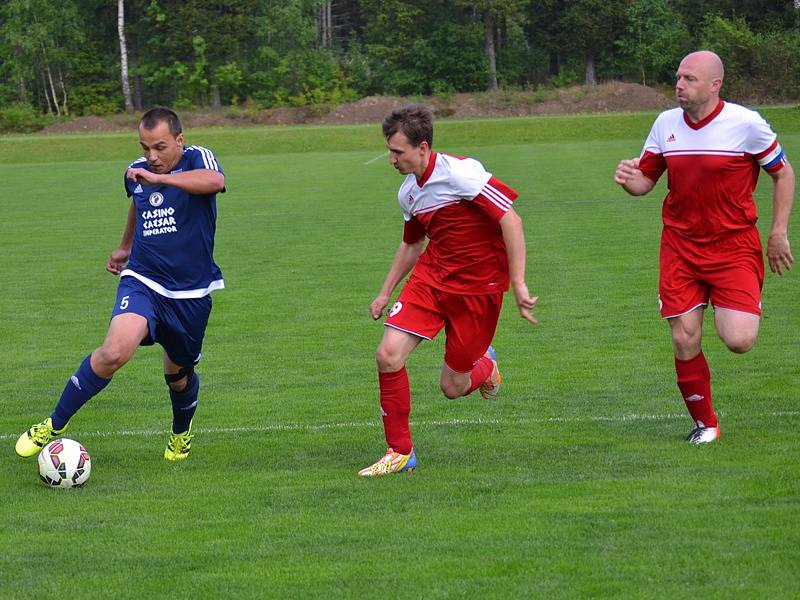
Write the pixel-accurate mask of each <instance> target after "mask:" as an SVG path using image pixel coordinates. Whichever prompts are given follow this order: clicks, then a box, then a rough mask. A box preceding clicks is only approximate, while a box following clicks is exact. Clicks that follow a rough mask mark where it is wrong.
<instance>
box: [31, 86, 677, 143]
mask: <svg viewBox="0 0 800 600" xmlns="http://www.w3.org/2000/svg"><path fill="white" fill-rule="evenodd" d="M409 101H410V100H409V99H407V98H401V97H399V96H367V97H366V98H361V99H360V100H357V101H356V102H351V103H348V104H342V105H340V106H337V107H336V108H334V109H332V110H331V111H330V112H326V113H322V114H321V113H320V111H319V110H313V109H311V108H307V107H300V108H294V107H280V108H274V109H268V110H253V109H225V110H216V111H215V110H194V111H181V115H182V118H183V121H184V124H185V125H186V127H187V129H192V128H200V127H217V126H225V127H231V126H248V125H299V124H303V123H316V124H352V123H380V121H381V120H383V118H384V117H385V116H386V115H387V114H389V113H390V112H391V111H392V110H393V109H395V108H398V107H400V106H402V105H403V104H406V103H408V102H409ZM422 102H424V103H425V104H428V105H429V106H431V107H432V108H433V109H434V112H435V113H436V117H437V118H440V119H446V118H457V119H474V118H480V117H521V116H527V115H551V114H571V113H590V112H630V111H657V110H663V109H665V108H670V107H672V106H674V105H675V101H674V100H673V99H672V98H668V97H667V96H665V95H664V94H662V93H661V92H659V91H657V90H654V89H652V88H649V87H645V86H642V85H638V84H635V83H622V82H618V81H616V82H611V83H604V84H602V85H597V86H592V87H589V86H574V87H570V88H561V89H553V90H547V89H536V90H531V91H512V90H500V91H498V92H483V93H475V94H452V95H446V96H434V97H432V98H427V99H423V100H422ZM135 123H136V120H135V117H131V116H123V115H112V116H110V117H78V118H76V119H73V120H72V121H69V122H65V123H57V124H54V125H51V126H50V127H48V128H47V129H45V132H46V133H72V132H77V131H84V132H101V131H121V130H122V131H127V130H130V129H131V128H132V127H135V126H136V125H135Z"/></svg>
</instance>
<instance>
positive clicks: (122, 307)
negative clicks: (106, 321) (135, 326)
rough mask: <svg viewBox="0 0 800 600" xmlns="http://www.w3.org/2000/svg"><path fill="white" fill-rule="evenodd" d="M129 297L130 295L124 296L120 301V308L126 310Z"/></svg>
mask: <svg viewBox="0 0 800 600" xmlns="http://www.w3.org/2000/svg"><path fill="white" fill-rule="evenodd" d="M128 298H130V296H123V297H122V301H121V302H120V303H119V309H120V310H125V309H126V308H128Z"/></svg>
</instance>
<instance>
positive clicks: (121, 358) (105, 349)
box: [93, 344, 131, 372]
mask: <svg viewBox="0 0 800 600" xmlns="http://www.w3.org/2000/svg"><path fill="white" fill-rule="evenodd" d="M93 356H94V357H95V360H97V361H98V362H99V363H100V366H101V367H102V370H104V371H111V372H114V371H117V370H118V369H120V368H121V367H122V366H123V365H124V364H125V363H126V362H128V361H129V360H130V358H131V354H130V353H129V352H127V351H125V350H124V349H123V348H121V347H120V346H117V345H106V344H104V345H103V346H101V347H100V348H98V349H97V350H95V351H94V352H93Z"/></svg>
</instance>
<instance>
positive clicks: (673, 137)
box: [667, 133, 675, 142]
mask: <svg viewBox="0 0 800 600" xmlns="http://www.w3.org/2000/svg"><path fill="white" fill-rule="evenodd" d="M667 141H668V142H674V141H675V134H674V133H670V134H669V137H668V138H667Z"/></svg>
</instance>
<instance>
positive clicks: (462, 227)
mask: <svg viewBox="0 0 800 600" xmlns="http://www.w3.org/2000/svg"><path fill="white" fill-rule="evenodd" d="M518 195H519V194H517V192H516V191H514V190H513V189H511V188H510V187H508V186H507V185H506V184H504V183H503V182H502V181H499V180H497V179H495V178H494V177H492V174H491V173H489V172H487V171H486V169H484V168H483V165H482V164H481V163H479V162H478V161H477V160H474V159H472V158H463V157H455V156H449V155H447V154H441V153H439V152H431V157H430V160H429V162H428V167H427V169H426V170H425V174H424V175H423V177H422V179H417V177H416V175H414V174H410V175H407V176H406V178H405V180H404V181H403V183H402V185H401V186H400V191H399V192H398V194H397V197H398V200H399V201H400V207H401V208H402V209H403V217H404V218H405V228H404V230H403V241H405V242H406V243H408V244H413V243H415V242H418V241H419V240H420V239H422V237H423V236H425V235H427V236H428V239H429V241H428V246H427V247H426V248H425V252H423V253H422V256H420V258H419V260H418V261H417V264H416V265H415V266H414V270H413V272H412V277H416V278H418V279H419V280H420V281H422V282H423V283H426V284H428V285H430V286H432V287H435V288H437V289H440V290H444V291H446V292H454V293H457V294H492V293H497V292H504V291H506V290H507V289H508V283H509V281H508V257H507V255H506V246H505V243H504V241H503V234H502V231H501V230H500V225H499V223H498V221H500V219H501V218H502V217H503V216H504V215H505V214H506V212H508V210H509V208H511V204H512V203H513V202H514V200H515V199H516V198H517V196H518Z"/></svg>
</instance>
